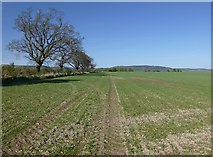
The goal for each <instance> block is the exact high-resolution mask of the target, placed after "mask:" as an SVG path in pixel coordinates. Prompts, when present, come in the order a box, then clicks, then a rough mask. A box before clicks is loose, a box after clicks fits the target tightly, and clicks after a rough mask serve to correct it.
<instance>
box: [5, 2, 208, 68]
mask: <svg viewBox="0 0 213 157" xmlns="http://www.w3.org/2000/svg"><path fill="white" fill-rule="evenodd" d="M28 7H32V8H33V9H35V10H37V9H48V8H56V9H57V10H60V11H63V12H64V20H65V21H66V22H69V23H70V24H72V25H73V26H74V27H75V29H76V31H78V32H80V34H81V35H82V36H83V37H85V39H84V42H83V46H84V48H85V50H86V52H87V53H88V54H89V55H90V56H91V57H93V58H94V60H95V62H96V64H97V67H110V66H115V65H162V66H170V67H189V68H210V67H211V3H207V2H206V3H201V2H199V3H186V2H182V3H181V2H177V3H174V2H173V3H165V2H164V3H163V2H162V3H154V2H152V3H151V2H150V3H148V2H139V3H130V2H129V3H109V2H108V3H92V2H90V3H82V2H81V3H80V2H79V3H74V2H66V3H62V2H61V3H59V2H58V3H51V2H46V3H33V2H31V3H29V2H28V3H23V2H22V3H20V2H19V3H6V2H4V3H3V5H2V12H3V15H2V16H3V20H2V26H3V29H2V31H3V36H2V38H3V41H2V47H3V52H2V62H3V64H7V63H11V62H14V63H15V64H27V65H30V64H32V63H30V62H29V61H28V60H27V59H26V58H24V57H22V56H17V55H15V53H12V52H10V51H9V50H7V49H6V45H7V44H8V43H9V41H11V40H12V39H20V38H21V36H22V34H20V33H18V32H17V31H16V30H14V29H13V26H14V19H15V18H16V17H17V16H18V14H19V13H20V12H21V11H22V10H24V9H26V8H28Z"/></svg>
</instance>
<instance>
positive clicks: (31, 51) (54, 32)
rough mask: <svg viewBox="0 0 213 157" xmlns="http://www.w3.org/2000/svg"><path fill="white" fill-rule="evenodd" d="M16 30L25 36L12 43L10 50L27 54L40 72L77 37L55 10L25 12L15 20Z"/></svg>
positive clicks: (29, 10)
mask: <svg viewBox="0 0 213 157" xmlns="http://www.w3.org/2000/svg"><path fill="white" fill-rule="evenodd" d="M15 29H16V30H18V31H19V32H22V33H23V35H24V36H23V38H22V39H20V40H13V41H11V42H10V43H9V45H8V48H9V49H10V50H11V51H15V52H20V53H25V54H27V55H26V57H27V58H28V59H30V60H31V61H34V62H35V63H36V69H37V71H38V72H39V71H40V68H41V66H42V64H43V63H44V61H45V60H46V59H48V58H50V57H51V56H53V55H54V54H56V53H58V52H61V51H62V50H64V51H65V49H66V48H67V44H70V43H72V41H73V40H74V39H75V37H76V32H75V31H74V27H73V26H72V25H69V24H67V23H64V22H63V16H62V14H61V13H60V12H58V11H57V10H55V9H49V10H48V11H46V12H44V11H42V10H39V11H37V12H36V13H33V10H32V9H31V8H29V9H27V10H26V11H23V12H22V13H21V14H20V15H19V16H18V17H17V19H16V20H15Z"/></svg>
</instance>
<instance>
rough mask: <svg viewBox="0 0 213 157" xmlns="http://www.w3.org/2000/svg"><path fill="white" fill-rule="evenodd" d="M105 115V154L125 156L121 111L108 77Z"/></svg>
mask: <svg viewBox="0 0 213 157" xmlns="http://www.w3.org/2000/svg"><path fill="white" fill-rule="evenodd" d="M105 114H106V117H105V121H106V126H105V127H106V129H105V131H106V137H105V139H106V154H108V155H125V154H126V148H125V144H124V135H123V133H124V132H123V131H124V128H123V124H122V111H121V106H120V100H119V97H118V93H117V90H116V86H115V83H114V81H113V79H112V77H110V88H109V95H108V106H107V110H106V113H105Z"/></svg>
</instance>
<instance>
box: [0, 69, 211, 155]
mask: <svg viewBox="0 0 213 157" xmlns="http://www.w3.org/2000/svg"><path fill="white" fill-rule="evenodd" d="M2 95H3V98H2V101H3V107H2V113H3V119H2V121H3V125H2V129H3V152H4V153H5V154H31V155H33V154H45V155H48V154H78V155H82V154H83V155H85V154H86V155H91V154H92V155H94V154H99V155H101V154H137V155H143V154H145V155H148V154H150V155H152V154H157V155H158V154H190V155H195V154H209V155H210V154H211V131H210V128H211V73H210V72H204V71H199V72H186V71H185V72H180V73H174V72H170V73H169V72H159V73H157V72H117V73H116V72H114V73H97V74H87V75H78V76H67V77H60V78H54V79H45V80H35V81H31V82H24V83H23V82H22V83H17V84H10V85H5V86H3V87H2Z"/></svg>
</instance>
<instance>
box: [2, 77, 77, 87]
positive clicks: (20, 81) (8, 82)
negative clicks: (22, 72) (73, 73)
mask: <svg viewBox="0 0 213 157" xmlns="http://www.w3.org/2000/svg"><path fill="white" fill-rule="evenodd" d="M73 81H80V80H79V79H58V78H45V79H40V78H26V77H23V78H15V79H5V80H2V84H1V85H2V86H17V85H32V84H42V83H52V84H55V83H68V82H73Z"/></svg>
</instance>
